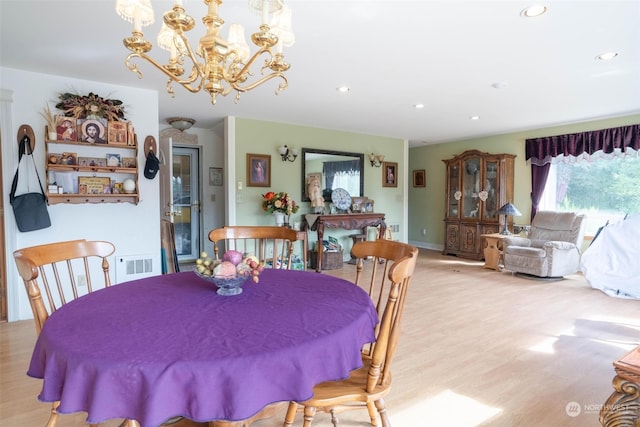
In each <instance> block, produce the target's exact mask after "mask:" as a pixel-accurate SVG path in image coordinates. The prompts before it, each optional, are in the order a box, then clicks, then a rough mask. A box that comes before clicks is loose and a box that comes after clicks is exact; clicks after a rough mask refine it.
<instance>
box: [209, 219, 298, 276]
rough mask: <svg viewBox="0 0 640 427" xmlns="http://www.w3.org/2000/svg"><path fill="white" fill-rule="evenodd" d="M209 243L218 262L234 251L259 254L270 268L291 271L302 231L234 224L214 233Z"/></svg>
mask: <svg viewBox="0 0 640 427" xmlns="http://www.w3.org/2000/svg"><path fill="white" fill-rule="evenodd" d="M209 240H211V241H212V242H213V252H214V256H215V257H216V259H220V257H221V256H222V254H223V253H224V252H225V251H228V250H231V249H234V250H237V251H240V252H242V253H244V254H253V255H255V256H256V257H257V258H258V260H260V262H262V263H264V264H265V267H267V268H269V267H270V268H281V269H287V270H289V269H291V259H292V258H293V246H294V243H295V241H296V240H298V232H297V231H295V230H292V229H290V228H286V227H276V226H245V225H233V226H232V225H230V226H226V227H222V228H216V229H215V230H211V232H209ZM222 245H224V246H223V247H222Z"/></svg>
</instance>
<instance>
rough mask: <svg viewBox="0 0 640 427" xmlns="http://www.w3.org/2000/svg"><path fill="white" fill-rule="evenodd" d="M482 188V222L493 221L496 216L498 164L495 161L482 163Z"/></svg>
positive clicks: (497, 207) (498, 207)
mask: <svg viewBox="0 0 640 427" xmlns="http://www.w3.org/2000/svg"><path fill="white" fill-rule="evenodd" d="M483 175H484V186H483V188H482V190H483V191H484V193H482V198H484V199H485V200H484V202H483V203H484V208H483V210H482V219H483V220H495V219H496V218H497V215H498V209H500V206H498V195H499V194H500V193H499V190H500V189H499V188H498V185H499V183H498V162H497V161H496V160H485V162H484V172H483Z"/></svg>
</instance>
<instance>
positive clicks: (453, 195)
mask: <svg viewBox="0 0 640 427" xmlns="http://www.w3.org/2000/svg"><path fill="white" fill-rule="evenodd" d="M459 177H460V168H459V167H458V165H457V164H456V165H452V166H450V167H449V206H447V216H449V217H456V218H457V217H458V205H459V203H460V202H459V200H460V198H461V196H462V194H461V192H460V191H459V190H460V188H459V185H458V183H459V182H460V179H459Z"/></svg>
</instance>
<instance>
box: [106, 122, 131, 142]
mask: <svg viewBox="0 0 640 427" xmlns="http://www.w3.org/2000/svg"><path fill="white" fill-rule="evenodd" d="M107 141H108V143H109V144H113V145H127V122H116V121H109V123H108V126H107Z"/></svg>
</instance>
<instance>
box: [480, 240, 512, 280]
mask: <svg viewBox="0 0 640 427" xmlns="http://www.w3.org/2000/svg"><path fill="white" fill-rule="evenodd" d="M509 236H510V235H509V234H501V233H491V234H481V235H480V237H483V238H484V242H485V244H484V268H491V269H493V270H496V271H500V270H501V267H500V266H501V265H502V239H504V238H505V237H509Z"/></svg>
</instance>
